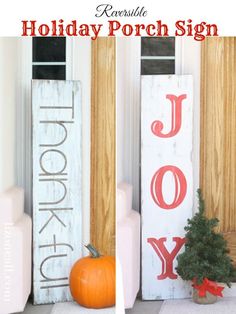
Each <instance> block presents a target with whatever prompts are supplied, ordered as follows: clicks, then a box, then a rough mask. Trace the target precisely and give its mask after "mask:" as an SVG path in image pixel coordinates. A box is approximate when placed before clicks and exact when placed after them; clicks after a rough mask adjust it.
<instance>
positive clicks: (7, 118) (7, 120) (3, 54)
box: [0, 37, 17, 193]
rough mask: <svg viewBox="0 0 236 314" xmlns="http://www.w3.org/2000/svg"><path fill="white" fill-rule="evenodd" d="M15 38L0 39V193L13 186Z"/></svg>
mask: <svg viewBox="0 0 236 314" xmlns="http://www.w3.org/2000/svg"><path fill="white" fill-rule="evenodd" d="M16 63H17V38H7V37H6V38H4V37H0V193H1V192H2V191H4V190H6V189H7V188H9V187H11V186H13V185H14V184H15V102H16V75H17V73H16Z"/></svg>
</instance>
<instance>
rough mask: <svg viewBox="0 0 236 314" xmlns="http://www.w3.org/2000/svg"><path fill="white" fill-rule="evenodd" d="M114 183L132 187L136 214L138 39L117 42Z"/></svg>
mask: <svg viewBox="0 0 236 314" xmlns="http://www.w3.org/2000/svg"><path fill="white" fill-rule="evenodd" d="M116 58H117V63H116V64H117V67H116V75H117V76H116V81H117V86H116V88H117V95H116V107H117V109H116V110H117V183H119V182H121V181H126V182H128V183H130V184H132V185H133V208H134V209H135V210H139V197H140V184H139V171H140V168H139V160H140V149H139V147H140V136H139V133H140V123H139V119H140V38H125V37H118V38H117V52H116Z"/></svg>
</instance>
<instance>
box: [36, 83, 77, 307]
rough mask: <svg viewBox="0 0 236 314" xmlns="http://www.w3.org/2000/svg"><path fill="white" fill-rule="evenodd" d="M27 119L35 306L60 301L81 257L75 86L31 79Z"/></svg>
mask: <svg viewBox="0 0 236 314" xmlns="http://www.w3.org/2000/svg"><path fill="white" fill-rule="evenodd" d="M32 119H33V121H32V122H33V226H34V228H33V293H34V303H35V304H43V303H54V302H60V301H61V302H62V301H67V300H71V295H70V291H69V284H68V277H69V273H70V269H71V266H72V265H73V263H74V262H75V260H77V259H78V258H80V257H81V172H82V171H81V97H80V83H79V82H72V81H44V80H34V81H33V83H32Z"/></svg>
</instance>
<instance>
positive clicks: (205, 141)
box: [200, 37, 236, 264]
mask: <svg viewBox="0 0 236 314" xmlns="http://www.w3.org/2000/svg"><path fill="white" fill-rule="evenodd" d="M201 70H202V71H201V156H200V159H201V167H200V169H201V171H200V181H201V188H202V189H203V195H204V198H205V203H206V212H207V215H208V216H209V217H217V218H219V220H220V223H219V228H218V230H219V231H221V232H223V233H224V234H225V238H226V239H227V240H228V247H229V249H230V254H231V257H232V258H233V259H234V263H235V264H236V240H235V239H236V93H235V84H236V38H234V37H222V38H206V40H205V41H204V43H203V44H202V69H201Z"/></svg>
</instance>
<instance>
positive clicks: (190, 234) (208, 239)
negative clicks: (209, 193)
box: [176, 189, 235, 287]
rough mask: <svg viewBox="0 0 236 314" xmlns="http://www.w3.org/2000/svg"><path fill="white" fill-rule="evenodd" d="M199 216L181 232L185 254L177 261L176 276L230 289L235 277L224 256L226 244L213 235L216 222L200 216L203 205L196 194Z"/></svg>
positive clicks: (197, 214) (231, 266) (200, 195)
mask: <svg viewBox="0 0 236 314" xmlns="http://www.w3.org/2000/svg"><path fill="white" fill-rule="evenodd" d="M197 193H198V200H199V212H198V213H196V214H195V215H194V217H193V218H192V219H188V225H187V226H186V227H185V228H184V229H185V231H187V233H186V243H185V252H184V253H182V254H180V255H179V256H178V257H177V261H178V267H177V268H176V270H177V273H178V274H179V275H180V276H181V277H182V279H184V280H194V281H195V282H196V283H197V284H202V282H203V280H204V278H207V279H209V280H211V281H215V282H224V283H226V284H227V285H228V286H229V287H230V281H231V280H232V278H233V276H234V275H235V272H234V268H233V264H232V260H231V259H230V257H229V256H228V255H227V253H228V250H227V247H226V246H227V243H226V241H225V240H224V238H223V235H222V234H220V233H216V232H215V231H214V228H215V227H216V226H217V225H218V222H219V220H218V219H217V218H213V219H208V218H207V217H206V216H205V215H204V209H205V206H204V201H203V199H202V194H201V190H200V189H199V190H198V191H197Z"/></svg>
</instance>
